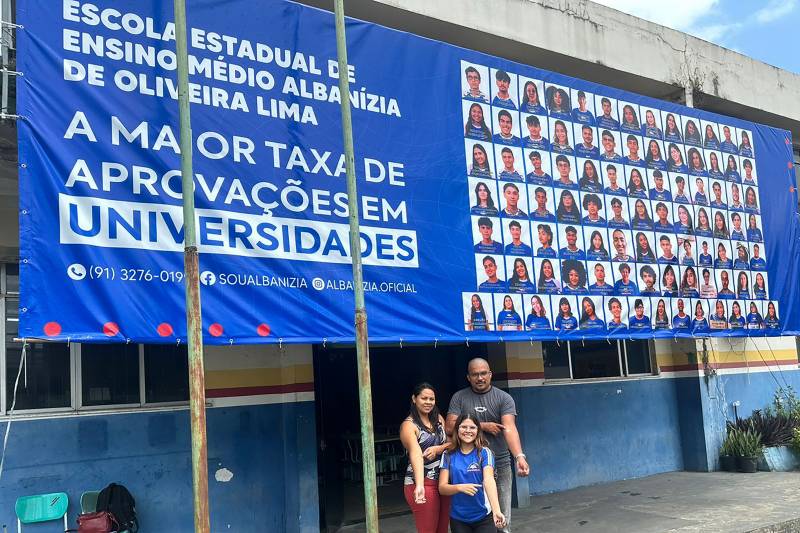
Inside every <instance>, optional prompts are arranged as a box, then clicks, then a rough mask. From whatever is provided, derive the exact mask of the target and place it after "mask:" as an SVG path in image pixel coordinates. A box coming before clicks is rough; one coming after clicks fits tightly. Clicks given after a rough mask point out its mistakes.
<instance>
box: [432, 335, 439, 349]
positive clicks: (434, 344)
mask: <svg viewBox="0 0 800 533" xmlns="http://www.w3.org/2000/svg"><path fill="white" fill-rule="evenodd" d="M438 347H439V337H436V338H435V339H433V349H434V350H435V349H436V348H438Z"/></svg>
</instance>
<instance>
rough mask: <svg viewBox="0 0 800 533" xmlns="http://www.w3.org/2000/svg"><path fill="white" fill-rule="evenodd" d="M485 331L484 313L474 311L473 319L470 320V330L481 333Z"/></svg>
mask: <svg viewBox="0 0 800 533" xmlns="http://www.w3.org/2000/svg"><path fill="white" fill-rule="evenodd" d="M485 329H486V313H484V312H483V311H475V317H474V318H473V319H472V330H473V331H482V330H485Z"/></svg>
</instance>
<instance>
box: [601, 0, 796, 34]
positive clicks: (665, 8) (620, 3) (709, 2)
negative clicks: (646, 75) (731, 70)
mask: <svg viewBox="0 0 800 533" xmlns="http://www.w3.org/2000/svg"><path fill="white" fill-rule="evenodd" d="M594 1H595V2H597V3H598V4H603V5H605V6H608V7H613V8H614V9H617V10H619V11H622V12H623V13H628V14H630V15H634V16H636V17H639V18H643V19H645V20H649V21H650V22H655V23H656V24H661V25H662V26H667V27H669V28H674V29H676V30H684V31H686V30H688V29H690V28H692V27H693V26H694V24H695V23H696V22H697V21H699V20H700V19H701V18H703V17H704V16H705V15H708V14H709V13H711V12H712V10H713V9H714V7H715V6H716V5H717V4H718V3H719V0H670V1H669V2H664V1H651V0H594ZM784 1H785V0H784ZM794 1H796V0H791V2H792V3H793V2H794Z"/></svg>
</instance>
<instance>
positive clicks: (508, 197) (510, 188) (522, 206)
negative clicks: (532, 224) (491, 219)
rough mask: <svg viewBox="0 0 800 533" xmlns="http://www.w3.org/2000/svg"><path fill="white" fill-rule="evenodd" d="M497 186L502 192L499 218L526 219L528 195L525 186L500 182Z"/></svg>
mask: <svg viewBox="0 0 800 533" xmlns="http://www.w3.org/2000/svg"><path fill="white" fill-rule="evenodd" d="M498 186H499V187H500V190H501V191H502V198H501V199H500V208H501V209H500V217H501V218H519V219H523V218H524V219H527V218H528V214H527V213H526V210H527V209H528V198H527V196H528V194H527V188H526V187H525V185H524V184H517V183H502V182H501V183H499V184H498Z"/></svg>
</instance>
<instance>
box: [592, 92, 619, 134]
mask: <svg viewBox="0 0 800 533" xmlns="http://www.w3.org/2000/svg"><path fill="white" fill-rule="evenodd" d="M594 103H595V116H596V117H597V120H595V124H596V125H597V127H598V128H604V129H607V130H619V115H618V114H617V100H616V99H614V98H609V97H607V96H602V95H599V94H597V95H595V97H594Z"/></svg>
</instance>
